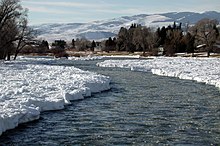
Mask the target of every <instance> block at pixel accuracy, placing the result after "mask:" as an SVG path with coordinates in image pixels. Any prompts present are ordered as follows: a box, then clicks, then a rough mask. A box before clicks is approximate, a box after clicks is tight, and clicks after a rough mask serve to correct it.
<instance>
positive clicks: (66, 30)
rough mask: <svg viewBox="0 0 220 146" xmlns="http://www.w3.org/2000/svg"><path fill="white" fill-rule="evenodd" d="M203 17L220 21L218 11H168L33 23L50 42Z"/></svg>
mask: <svg viewBox="0 0 220 146" xmlns="http://www.w3.org/2000/svg"><path fill="white" fill-rule="evenodd" d="M203 18H209V19H216V20H218V21H219V22H220V12H216V11H207V12H204V13H196V12H168V13H162V14H139V15H133V16H122V17H119V18H113V19H107V20H98V21H93V22H88V23H51V24H41V25H33V26H32V28H33V29H34V30H36V31H37V32H38V39H45V40H48V41H49V42H52V41H54V40H57V39H63V40H66V41H71V40H72V39H73V38H86V39H89V40H101V39H106V38H108V37H114V36H116V34H117V33H118V31H119V29H120V28H121V27H129V26H130V25H131V24H132V23H137V24H141V25H143V26H147V27H154V28H157V27H162V26H168V25H172V24H173V23H174V22H176V23H180V22H181V23H182V24H183V26H184V25H185V24H190V25H193V24H195V23H196V22H198V21H199V20H201V19H203Z"/></svg>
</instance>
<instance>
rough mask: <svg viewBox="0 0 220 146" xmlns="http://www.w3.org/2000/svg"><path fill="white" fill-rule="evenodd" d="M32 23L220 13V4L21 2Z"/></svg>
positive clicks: (213, 0) (217, 0)
mask: <svg viewBox="0 0 220 146" xmlns="http://www.w3.org/2000/svg"><path fill="white" fill-rule="evenodd" d="M21 4H22V6H23V7H24V8H28V9H29V13H28V14H29V23H30V24H31V25H34V24H42V23H86V22H91V21H97V20H106V19H112V18H118V17H121V16H132V15H137V14H159V13H165V12H185V11H189V12H199V13H202V12H205V11H218V12H220V0H182V1H181V2H180V1H179V0H21Z"/></svg>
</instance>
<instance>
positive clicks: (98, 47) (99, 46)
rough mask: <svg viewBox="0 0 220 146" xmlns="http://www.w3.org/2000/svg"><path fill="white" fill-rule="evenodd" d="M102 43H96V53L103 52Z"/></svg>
mask: <svg viewBox="0 0 220 146" xmlns="http://www.w3.org/2000/svg"><path fill="white" fill-rule="evenodd" d="M102 48H103V47H102V43H101V42H96V47H95V48H94V51H95V52H100V51H102Z"/></svg>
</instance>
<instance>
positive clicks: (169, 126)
mask: <svg viewBox="0 0 220 146" xmlns="http://www.w3.org/2000/svg"><path fill="white" fill-rule="evenodd" d="M96 62H97V61H84V62H78V63H76V62H75V63H74V65H75V66H77V67H80V68H82V69H84V70H90V71H96V72H98V73H102V74H104V75H108V76H111V78H112V83H111V86H112V89H111V90H110V91H107V92H103V93H100V94H95V95H93V96H92V97H90V98H87V99H85V100H82V101H77V102H74V103H73V104H72V105H70V106H67V107H66V109H64V110H61V111H56V112H45V113H43V114H42V116H41V117H42V118H41V119H40V120H38V121H35V122H32V123H28V124H24V125H22V126H20V127H19V128H17V129H16V130H13V131H9V132H6V134H4V135H3V136H2V137H1V138H0V144H2V145H77V144H79V145H81V144H85V145H145V144H154V145H163V144H167V145H212V144H213V145H217V144H220V106H219V105H220V92H219V90H218V89H216V88H215V87H213V86H209V85H205V84H201V83H196V82H194V81H186V80H178V79H176V78H168V77H160V76H155V75H152V74H150V73H142V72H131V71H128V70H125V69H117V68H115V69H114V68H98V67H96V66H95V63H96Z"/></svg>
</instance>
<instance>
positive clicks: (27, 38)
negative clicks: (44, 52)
mask: <svg viewBox="0 0 220 146" xmlns="http://www.w3.org/2000/svg"><path fill="white" fill-rule="evenodd" d="M17 27H18V34H17V41H16V50H15V56H14V60H15V59H16V58H17V56H18V53H20V51H21V50H22V49H23V48H24V47H25V46H26V45H29V44H30V42H31V41H32V40H33V39H34V33H35V32H34V31H33V30H32V29H31V28H30V27H28V21H27V19H26V18H23V19H21V22H20V24H19V25H18V26H17Z"/></svg>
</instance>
